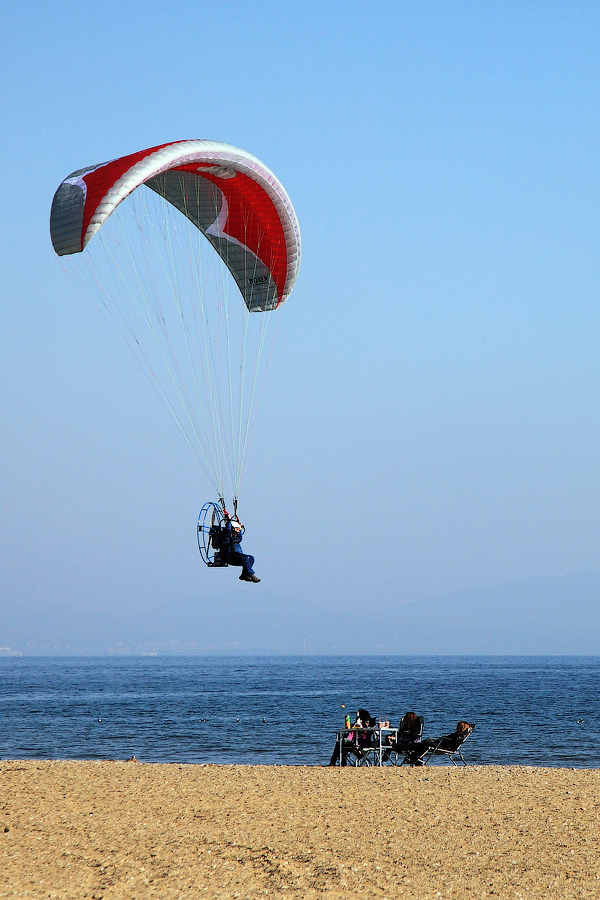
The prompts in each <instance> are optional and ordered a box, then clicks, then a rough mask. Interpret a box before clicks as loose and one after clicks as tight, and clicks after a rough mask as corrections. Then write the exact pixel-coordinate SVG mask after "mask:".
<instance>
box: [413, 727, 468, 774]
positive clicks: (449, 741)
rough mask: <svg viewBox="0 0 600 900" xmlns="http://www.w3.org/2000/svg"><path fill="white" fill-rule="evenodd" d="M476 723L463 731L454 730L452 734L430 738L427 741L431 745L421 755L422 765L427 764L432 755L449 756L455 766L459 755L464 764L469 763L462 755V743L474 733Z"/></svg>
mask: <svg viewBox="0 0 600 900" xmlns="http://www.w3.org/2000/svg"><path fill="white" fill-rule="evenodd" d="M474 728H475V726H474V725H469V728H468V730H466V731H463V732H462V733H459V732H456V731H455V732H453V733H452V734H446V735H444V736H443V737H441V738H430V739H429V740H428V741H427V743H428V745H429V747H428V750H426V752H425V753H424V755H423V756H422V757H421V759H422V765H424V766H426V765H427V763H428V762H429V760H430V759H431V757H432V756H447V757H448V759H449V760H450V762H451V763H452V765H453V766H457V765H458V763H457V762H456V759H455V757H458V758H459V759H460V760H461V762H462V764H463V766H466V765H467V762H466V760H465V758H464V756H463V755H462V749H461V747H462V745H463V744H464V742H465V741H466V740H467V738H468V737H470V736H471V734H472V733H473V729H474Z"/></svg>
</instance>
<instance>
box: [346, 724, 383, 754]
mask: <svg viewBox="0 0 600 900" xmlns="http://www.w3.org/2000/svg"><path fill="white" fill-rule="evenodd" d="M374 727H375V719H369V724H368V726H367V727H366V728H362V729H361V728H358V729H356V731H355V732H354V739H353V743H354V745H355V747H356V749H350V750H348V751H347V755H346V765H347V766H374V765H378V764H379V756H378V753H379V743H378V742H376V741H375V733H374V732H373V731H372V730H371V729H373V728H374Z"/></svg>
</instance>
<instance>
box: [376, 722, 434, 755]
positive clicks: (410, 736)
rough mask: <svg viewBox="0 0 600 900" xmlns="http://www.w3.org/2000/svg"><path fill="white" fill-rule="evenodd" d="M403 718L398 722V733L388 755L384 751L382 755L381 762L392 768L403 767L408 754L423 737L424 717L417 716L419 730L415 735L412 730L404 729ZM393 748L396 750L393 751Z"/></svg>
mask: <svg viewBox="0 0 600 900" xmlns="http://www.w3.org/2000/svg"><path fill="white" fill-rule="evenodd" d="M405 718H406V717H405V716H404V717H403V718H402V721H401V722H400V725H399V727H398V732H397V734H396V737H395V739H394V743H393V744H392V747H391V749H390V751H389V753H388V752H387V749H386V751H385V753H384V755H383V762H389V763H390V764H391V765H392V766H403V765H404V763H405V762H406V761H407V756H408V754H409V753H411V752H412V751H413V750H414V749H415V744H418V743H419V741H420V740H421V738H422V737H423V728H424V726H425V719H424V717H423V716H419V730H418V732H417V733H416V734H415V732H414V731H412V730H411V731H407V730H406V729H405V725H404V719H405ZM394 747H395V748H397V749H394ZM388 749H389V748H388Z"/></svg>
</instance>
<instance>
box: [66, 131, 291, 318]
mask: <svg viewBox="0 0 600 900" xmlns="http://www.w3.org/2000/svg"><path fill="white" fill-rule="evenodd" d="M142 184H146V185H147V186H148V187H149V188H151V189H152V190H153V191H155V192H156V193H157V194H160V195H161V196H162V197H164V199H165V200H167V201H168V202H169V203H171V204H172V205H173V206H175V207H176V208H177V209H178V210H179V211H180V212H182V213H183V215H185V216H186V217H187V218H188V219H189V220H190V221H191V222H193V223H194V225H195V226H196V227H197V228H198V229H199V230H200V231H201V232H202V233H203V234H204V235H205V237H206V238H207V240H208V241H210V243H211V244H212V246H213V247H214V248H215V250H216V251H217V253H218V254H219V256H220V257H221V258H222V259H223V261H224V262H225V264H226V265H227V267H228V268H229V271H230V272H231V274H232V275H233V278H234V279H235V282H236V284H237V286H238V287H239V289H240V292H241V294H242V297H243V298H244V302H245V304H246V306H247V307H248V309H249V310H250V311H251V312H259V311H267V310H271V309H275V308H276V307H277V306H279V305H280V304H281V303H283V302H284V301H285V300H286V298H287V297H288V296H289V294H290V293H291V290H292V288H293V286H294V283H295V281H296V277H297V274H298V268H299V266H300V231H299V227H298V222H297V219H296V215H295V213H294V210H293V207H292V205H291V202H290V200H289V198H288V196H287V194H286V192H285V190H284V189H283V187H282V185H281V184H280V182H279V181H278V180H277V178H276V177H275V176H274V175H273V173H272V172H271V171H270V170H269V169H267V168H266V167H265V166H264V165H263V164H262V163H261V162H260V161H259V160H258V159H256V157H254V156H252V155H251V154H249V153H246V152H245V151H244V150H239V149H237V148H235V147H232V146H230V145H229V144H223V143H219V142H217V141H178V142H176V143H171V144H162V145H160V146H158V147H152V148H150V149H148V150H142V151H139V152H138V153H132V154H130V155H129V156H123V157H121V158H120V159H116V160H113V161H112V162H108V163H101V164H99V165H96V166H91V167H89V168H86V169H80V170H78V171H76V172H73V173H72V174H71V175H69V177H68V178H66V179H65V181H63V183H62V184H61V185H60V187H59V188H58V190H57V192H56V194H55V196H54V200H53V203H52V211H51V215H50V234H51V238H52V244H53V246H54V249H55V251H56V253H57V254H58V255H59V256H65V255H69V254H73V253H80V252H81V251H82V250H83V249H84V248H85V246H86V245H87V243H88V242H89V241H90V240H91V238H92V237H93V236H94V234H95V233H96V232H97V231H98V230H99V229H100V228H101V227H102V225H103V223H104V222H105V221H106V219H107V218H108V216H110V214H111V213H112V212H113V211H114V210H115V209H116V207H117V206H118V204H119V203H121V201H122V200H124V199H125V198H126V197H127V196H129V194H131V192H132V191H134V190H135V189H136V188H138V187H140V185H142Z"/></svg>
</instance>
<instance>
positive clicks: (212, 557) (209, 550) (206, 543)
mask: <svg viewBox="0 0 600 900" xmlns="http://www.w3.org/2000/svg"><path fill="white" fill-rule="evenodd" d="M224 524H225V517H224V515H223V510H222V509H221V507H220V506H219V504H218V503H212V502H209V503H205V504H204V506H203V507H202V509H201V510H200V515H199V516H198V549H199V550H200V556H201V557H202V560H203V562H205V563H206V565H207V566H226V565H227V563H222V562H219V560H218V552H219V551H218V549H217V548H216V547H214V546H213V537H214V536H215V535H216V534H217V533H218V532H219V531H221V529H222V528H223V527H224Z"/></svg>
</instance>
